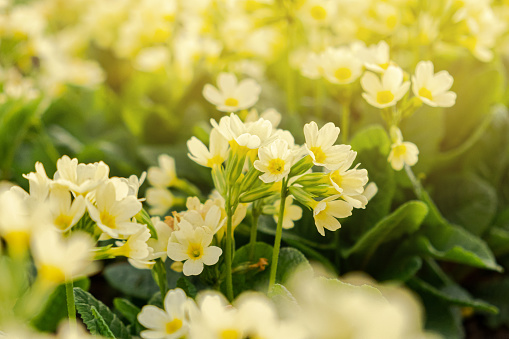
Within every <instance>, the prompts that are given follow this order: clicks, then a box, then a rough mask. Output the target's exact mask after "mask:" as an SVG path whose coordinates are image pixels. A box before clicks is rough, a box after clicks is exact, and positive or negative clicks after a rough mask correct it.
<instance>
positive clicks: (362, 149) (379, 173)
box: [341, 125, 396, 246]
mask: <svg viewBox="0 0 509 339" xmlns="http://www.w3.org/2000/svg"><path fill="white" fill-rule="evenodd" d="M351 145H352V149H353V150H354V151H356V152H357V158H356V162H358V163H360V164H361V165H360V168H365V169H366V170H367V171H368V175H369V181H370V182H374V183H375V184H376V185H377V187H378V194H376V195H375V196H374V197H373V198H372V199H371V200H370V201H369V204H368V206H367V207H366V209H360V210H355V211H354V212H353V215H352V216H351V217H349V218H347V219H346V220H344V222H343V223H344V226H345V227H343V228H342V230H341V237H342V240H345V241H346V243H347V244H354V243H356V242H357V240H358V239H359V237H361V236H362V235H363V234H364V233H366V232H367V231H368V230H369V229H371V228H372V227H373V226H375V225H376V223H377V222H379V221H380V220H381V219H382V218H383V217H385V216H386V215H388V214H389V212H390V209H391V204H392V200H393V197H394V193H395V187H396V182H395V177H394V170H393V169H392V168H391V165H390V164H389V162H387V156H388V155H389V151H390V145H391V142H390V140H389V137H388V135H387V132H386V131H385V130H384V128H383V127H382V126H380V125H375V126H369V127H367V128H365V129H363V130H361V131H359V132H358V133H356V134H355V136H354V137H353V138H352V141H351ZM350 226H351V227H350ZM347 246H348V245H347Z"/></svg>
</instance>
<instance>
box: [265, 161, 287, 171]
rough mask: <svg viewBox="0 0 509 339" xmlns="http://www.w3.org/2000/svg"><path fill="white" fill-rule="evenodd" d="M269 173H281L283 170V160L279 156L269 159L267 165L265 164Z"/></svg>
mask: <svg viewBox="0 0 509 339" xmlns="http://www.w3.org/2000/svg"><path fill="white" fill-rule="evenodd" d="M267 169H268V170H269V172H270V174H281V173H283V171H284V170H285V162H284V160H282V159H280V158H276V159H271V160H270V161H269V166H267Z"/></svg>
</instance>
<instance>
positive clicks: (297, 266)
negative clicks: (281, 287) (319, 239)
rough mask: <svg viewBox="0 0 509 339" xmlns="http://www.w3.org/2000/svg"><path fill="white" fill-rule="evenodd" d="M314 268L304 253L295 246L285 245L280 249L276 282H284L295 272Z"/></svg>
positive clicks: (309, 270) (310, 270)
mask: <svg viewBox="0 0 509 339" xmlns="http://www.w3.org/2000/svg"><path fill="white" fill-rule="evenodd" d="M302 271H308V272H312V271H313V269H312V268H311V265H310V264H309V261H308V260H307V259H306V257H305V256H304V254H302V252H300V251H299V250H297V249H295V248H293V247H283V248H281V250H280V251H279V260H278V264H277V274H276V282H278V283H281V284H284V283H285V282H286V281H287V280H288V279H289V278H291V277H292V275H293V274H294V273H297V272H302Z"/></svg>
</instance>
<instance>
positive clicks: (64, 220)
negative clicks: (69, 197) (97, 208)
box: [54, 214, 72, 230]
mask: <svg viewBox="0 0 509 339" xmlns="http://www.w3.org/2000/svg"><path fill="white" fill-rule="evenodd" d="M54 223H55V226H57V227H58V228H59V229H61V230H65V229H66V228H67V227H69V226H71V223H72V216H70V215H65V214H60V215H59V216H58V217H57V218H56V219H55V222H54Z"/></svg>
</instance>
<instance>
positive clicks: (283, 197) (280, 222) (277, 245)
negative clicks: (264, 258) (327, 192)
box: [268, 179, 288, 293]
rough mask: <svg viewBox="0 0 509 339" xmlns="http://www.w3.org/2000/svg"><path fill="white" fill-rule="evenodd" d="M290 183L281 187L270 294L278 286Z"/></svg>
mask: <svg viewBox="0 0 509 339" xmlns="http://www.w3.org/2000/svg"><path fill="white" fill-rule="evenodd" d="M287 183H288V181H287V180H285V179H283V184H282V186H281V203H280V205H279V216H278V220H277V229H276V239H275V240H274V250H273V251H272V262H271V263H270V279H269V291H268V292H269V293H270V292H271V291H272V290H273V288H274V285H275V284H276V273H277V263H278V260H279V249H280V248H281V237H282V235H283V219H284V215H285V203H286V196H287V195H288V190H287V187H286V186H287Z"/></svg>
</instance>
